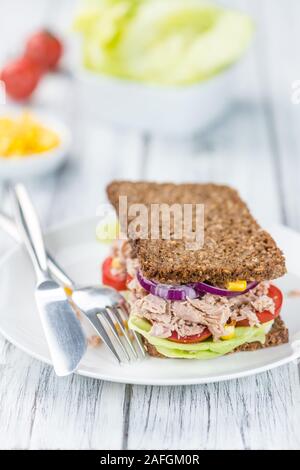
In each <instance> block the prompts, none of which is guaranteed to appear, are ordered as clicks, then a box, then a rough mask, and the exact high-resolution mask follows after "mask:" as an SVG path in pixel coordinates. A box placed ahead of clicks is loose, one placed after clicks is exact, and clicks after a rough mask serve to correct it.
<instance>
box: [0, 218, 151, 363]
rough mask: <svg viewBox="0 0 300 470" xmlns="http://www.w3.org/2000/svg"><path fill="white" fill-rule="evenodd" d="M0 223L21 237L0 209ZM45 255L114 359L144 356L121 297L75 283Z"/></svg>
mask: <svg viewBox="0 0 300 470" xmlns="http://www.w3.org/2000/svg"><path fill="white" fill-rule="evenodd" d="M0 227H2V229H3V230H4V231H5V232H7V233H8V234H9V235H10V236H11V237H12V238H14V239H15V240H16V241H18V242H20V241H21V237H20V235H19V232H18V229H17V227H16V225H15V223H14V222H13V220H12V219H11V218H10V217H8V216H7V215H5V214H3V213H1V212H0ZM46 255H47V263H48V268H49V271H50V273H51V274H52V275H53V276H54V277H55V278H56V279H57V280H58V281H59V282H60V283H61V284H62V285H63V286H64V287H65V288H66V289H67V292H68V293H69V296H70V300H71V302H72V303H73V305H74V306H75V307H77V308H78V309H79V310H80V312H81V313H82V314H83V315H84V316H85V317H86V318H87V320H88V321H89V323H90V324H91V325H92V327H93V328H94V329H95V330H96V332H97V334H98V335H99V336H100V338H101V339H102V341H103V343H104V344H105V345H106V346H107V347H108V349H109V350H110V351H111V353H112V354H113V355H114V357H115V358H116V359H117V361H118V362H119V363H122V362H124V358H125V361H127V362H129V361H132V360H133V359H135V360H137V359H139V358H140V357H142V358H144V357H145V356H146V354H145V349H144V346H143V343H142V340H141V338H140V336H139V334H138V333H136V332H135V331H134V330H129V329H128V318H129V309H128V304H127V302H126V300H125V298H124V297H123V296H122V295H121V294H120V293H119V292H117V291H116V290H115V289H112V288H110V287H106V286H86V287H82V286H79V285H77V284H76V283H75V282H74V281H73V280H72V279H71V278H70V277H69V276H68V275H67V274H66V272H65V271H64V270H63V269H62V268H61V267H60V265H59V264H58V263H57V261H56V260H55V259H54V258H53V257H52V256H51V254H49V252H48V251H47V252H46ZM120 352H121V354H120Z"/></svg>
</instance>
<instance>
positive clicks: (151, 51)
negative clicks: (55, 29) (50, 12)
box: [74, 0, 253, 85]
mask: <svg viewBox="0 0 300 470" xmlns="http://www.w3.org/2000/svg"><path fill="white" fill-rule="evenodd" d="M74 29H75V30H76V31H78V32H80V33H81V36H82V40H83V46H82V47H83V48H82V50H83V62H84V65H85V67H86V68H88V69H90V70H91V71H94V72H99V73H104V74H109V75H113V76H117V77H122V78H127V79H131V80H135V81H143V82H149V83H154V84H161V85H182V84H189V83H195V82H199V81H202V80H205V79H207V78H209V77H211V76H213V75H215V74H217V73H218V72H220V71H222V70H223V69H225V68H226V67H228V66H230V65H231V64H232V63H234V62H235V61H237V60H238V59H239V57H240V56H241V55H242V54H243V53H244V51H245V49H246V48H247V46H248V44H249V43H250V40H251V38H252V35H253V22H252V20H251V19H250V18H249V17H248V16H247V15H245V14H243V13H241V12H238V11H234V10H227V9H224V8H222V7H220V6H216V5H214V4H212V3H210V2H207V1H204V0H118V1H116V0H97V1H96V0H89V1H86V2H84V6H83V8H82V9H81V11H80V12H79V13H78V15H77V17H76V18H75V21H74Z"/></svg>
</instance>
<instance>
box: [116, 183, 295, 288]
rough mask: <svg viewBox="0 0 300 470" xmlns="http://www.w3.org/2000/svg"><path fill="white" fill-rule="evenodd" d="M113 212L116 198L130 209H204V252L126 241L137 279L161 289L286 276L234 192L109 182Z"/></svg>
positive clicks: (269, 241) (176, 244) (173, 243)
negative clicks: (135, 259)
mask: <svg viewBox="0 0 300 470" xmlns="http://www.w3.org/2000/svg"><path fill="white" fill-rule="evenodd" d="M107 194H108V198H109V200H110V202H111V203H112V204H113V206H114V207H115V209H116V210H117V211H118V201H119V196H127V198H128V206H129V205H130V204H133V203H143V204H146V205H149V204H151V203H168V204H174V203H179V204H185V203H190V204H191V203H192V204H204V210H205V216H204V246H203V248H201V249H198V250H187V249H186V244H185V242H184V241H183V240H162V239H159V240H150V239H149V240H141V239H137V240H130V242H131V245H132V248H133V254H134V256H137V257H138V260H139V264H140V267H141V270H142V273H143V274H144V276H145V277H147V278H149V279H153V280H156V281H158V282H161V283H178V284H184V283H189V282H201V281H202V282H203V281H206V282H210V283H212V284H213V285H218V286H223V285H224V284H226V282H228V281H233V280H237V279H245V280H247V281H264V280H271V279H276V278H278V277H281V276H282V275H283V274H285V272H286V267H285V260H284V256H283V254H282V252H281V251H280V249H279V248H278V247H277V245H276V243H275V241H274V240H273V238H272V237H271V236H270V235H269V234H268V233H267V232H266V231H264V230H262V228H261V227H260V226H259V225H258V223H257V222H256V220H255V219H254V218H253V217H252V215H251V214H250V212H249V210H248V208H247V206H246V204H245V203H244V202H243V201H242V200H241V198H240V197H239V195H238V193H237V191H235V190H234V189H232V188H230V187H229V186H223V185H216V184H181V185H175V184H172V183H163V184H159V183H148V182H130V181H114V182H112V183H111V184H110V185H109V186H108V187H107Z"/></svg>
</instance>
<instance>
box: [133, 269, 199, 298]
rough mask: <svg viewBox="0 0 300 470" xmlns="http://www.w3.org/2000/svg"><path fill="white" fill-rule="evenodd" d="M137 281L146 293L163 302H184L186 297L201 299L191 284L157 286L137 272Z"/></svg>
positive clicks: (157, 284)
mask: <svg viewBox="0 0 300 470" xmlns="http://www.w3.org/2000/svg"><path fill="white" fill-rule="evenodd" d="M137 279H138V281H139V283H140V284H141V286H142V287H143V288H144V289H145V290H146V291H147V292H150V294H153V295H157V296H158V297H161V298H163V299H165V300H186V299H187V297H189V298H190V299H196V298H197V297H201V292H197V291H196V290H195V289H194V288H193V285H192V284H182V285H170V284H159V283H158V282H155V281H150V280H149V279H146V278H145V277H144V276H143V275H142V274H141V272H140V271H138V272H137Z"/></svg>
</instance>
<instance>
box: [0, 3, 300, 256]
mask: <svg viewBox="0 0 300 470" xmlns="http://www.w3.org/2000/svg"><path fill="white" fill-rule="evenodd" d="M143 4H144V5H143ZM145 4H147V8H148V10H147V9H146V10H145V11H144V10H143V8H144V7H145ZM212 5H217V7H216V6H211V3H208V2H205V3H204V2H201V1H199V2H198V1H197V0H191V1H188V2H183V1H178V0H162V1H161V2H157V0H145V1H135V0H126V1H123V0H120V1H117V0H103V1H102V0H94V1H93V0H92V1H86V2H77V1H75V0H74V1H73V0H51V1H50V0H0V70H1V74H0V78H1V80H2V85H3V82H4V85H6V87H7V90H6V91H7V96H6V100H5V102H4V99H3V97H4V93H3V87H2V88H1V89H2V94H1V96H2V105H1V114H2V118H3V116H4V118H5V119H6V124H5V123H4V120H5V119H4V118H3V119H2V131H1V123H0V145H1V139H2V149H3V148H4V149H5V148H7V139H8V137H7V136H8V131H7V129H8V127H7V126H8V123H7V116H8V114H9V115H10V113H11V112H13V113H16V114H14V117H13V118H10V120H11V121H13V120H15V121H16V120H18V119H19V121H20V119H21V118H20V113H21V112H22V111H23V110H24V109H25V110H27V111H26V112H27V114H26V116H25V117H24V116H23V118H22V119H23V121H24V120H25V126H27V127H26V129H25V131H24V129H23V130H22V131H21V134H20V135H19V134H18V136H17V137H16V131H15V127H14V126H13V123H12V122H10V124H9V125H10V131H9V132H10V134H9V139H12V140H13V142H11V141H9V145H12V146H13V148H14V146H15V145H16V148H17V150H15V153H18V152H23V153H24V155H22V158H20V157H16V156H15V155H14V154H13V151H12V152H11V153H12V155H8V154H7V155H2V156H1V155H0V200H1V208H2V210H8V211H9V207H8V203H7V201H6V197H5V185H4V182H5V181H7V180H9V179H11V178H14V179H23V178H26V181H27V184H28V187H29V189H30V191H31V193H32V196H33V199H34V201H35V202H36V205H37V208H38V210H39V212H40V215H41V218H42V220H43V223H44V225H45V226H48V225H53V224H57V223H59V222H61V221H65V220H72V219H77V218H81V217H85V216H93V215H95V213H96V209H97V206H98V204H99V203H100V202H102V201H104V200H105V185H106V184H107V183H108V182H109V181H110V180H112V179H116V178H126V179H148V180H161V181H163V180H167V181H175V182H180V181H195V182H202V181H215V182H222V183H228V184H231V185H233V186H234V187H236V188H237V189H238V190H239V191H240V192H241V194H242V196H243V198H244V199H245V200H246V201H247V202H248V204H249V206H250V208H251V209H252V210H253V211H254V214H255V215H256V217H257V218H258V219H259V221H260V222H261V223H263V225H264V226H267V225H269V224H273V223H276V222H281V223H284V224H287V225H289V226H291V227H294V228H299V227H300V213H299V204H298V181H299V174H300V163H299V156H298V155H299V146H300V136H299V131H298V128H299V116H300V105H299V104H297V103H298V86H299V83H298V82H297V80H298V79H300V62H299V54H298V44H299V43H300V32H299V28H298V18H299V15H300V5H299V2H298V1H297V0H287V1H286V2H284V3H283V2H282V1H280V0H263V1H261V0H248V1H247V0H235V1H233V0H227V1H225V0H224V1H218V2H217V3H213V4H212ZM193 9H194V10H193ZM223 9H225V11H224V10H223ZM232 10H234V12H232ZM45 30H47V32H51V35H50V34H49V33H47V34H46V33H44V31H45ZM126 41H127V42H126ZM24 56H25V57H26V58H28V57H29V59H30V60H31V61H32V62H34V63H35V65H28V63H27V64H26V63H25V65H24ZM45 57H46V59H45ZM49 58H50V63H47V61H48V62H49ZM51 60H52V63H51ZM16 61H17V63H16ZM20 61H21V64H20ZM22 61H23V62H22ZM28 67H29V69H30V70H29V71H28ZM24 87H25V89H24ZM20 96H21V98H20ZM16 107H17V111H16ZM35 113H36V114H35ZM39 113H40V114H39ZM39 116H42V117H39ZM22 119H21V120H22ZM34 119H35V121H34ZM32 120H33V121H34V122H31V121H32ZM23 124H24V122H23ZM5 126H6V127H5ZM20 126H22V122H21V124H20V122H19V128H18V129H19V130H18V132H20ZM39 126H40V127H39ZM41 127H42V129H41ZM11 129H13V130H11ZM44 131H45V132H46V134H45V132H44ZM22 132H23V133H22ZM47 132H48V133H47ZM49 132H50V134H49ZM51 132H52V134H51ZM26 133H27V134H26ZM28 133H29V137H28ZM30 133H31V134H30ZM40 134H41V135H40ZM24 135H25V137H24ZM33 135H34V136H35V137H32V136H33ZM12 136H13V137H12ZM37 136H39V137H37ZM22 138H26V139H27V140H29V143H28V142H27V144H26V145H29V150H28V149H27V150H26V149H25V150H24V148H22V145H23V144H22V143H21V144H20V139H21V141H22ZM38 138H40V139H42V140H43V139H44V140H43V145H44V144H45V142H46V144H45V145H46V147H45V148H44V150H45V152H44V153H43V152H42V150H41V149H40V150H37V148H35V147H36V146H38V145H42V143H41V142H40V143H38V142H37V141H35V140H34V139H37V140H38ZM56 138H57V141H56ZM15 139H17V140H15ZM18 139H19V140H18ZM32 139H33V140H32ZM70 139H71V141H70ZM20 145H21V150H20ZM47 145H48V147H47ZM3 146H4V147H3ZM31 147H32V148H31ZM0 149H1V147H0ZM18 149H19V150H18ZM37 151H39V152H40V153H39V156H35V161H34V159H33V158H32V157H31V154H34V153H36V152H37ZM3 152H4V151H3V150H2V153H3ZM26 152H27V154H26ZM0 153H1V152H0ZM8 153H9V152H8ZM51 155H52V157H53V158H52V160H51ZM26 157H28V158H27V159H26ZM46 157H47V158H46ZM37 162H38V163H37ZM1 242H2V244H1V243H0V246H1V252H2V250H5V249H6V247H7V243H9V242H8V241H7V239H6V237H3V240H2V236H1ZM4 247H5V248H4Z"/></svg>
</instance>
